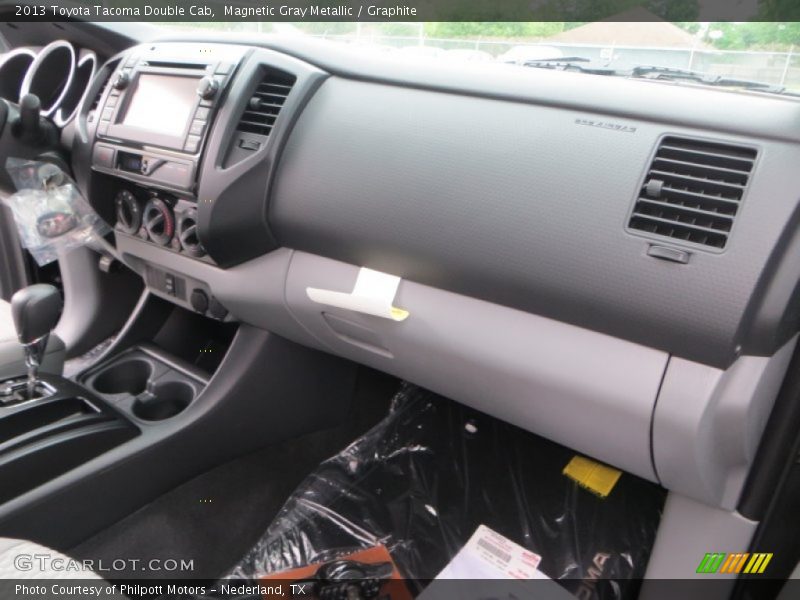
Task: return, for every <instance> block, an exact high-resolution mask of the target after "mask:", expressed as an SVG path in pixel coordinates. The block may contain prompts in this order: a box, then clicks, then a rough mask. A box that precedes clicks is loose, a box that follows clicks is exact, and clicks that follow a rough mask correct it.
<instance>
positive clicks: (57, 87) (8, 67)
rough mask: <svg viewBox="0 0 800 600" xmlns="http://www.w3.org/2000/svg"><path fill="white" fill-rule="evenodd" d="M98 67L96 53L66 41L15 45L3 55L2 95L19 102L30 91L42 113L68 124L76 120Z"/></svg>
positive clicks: (0, 61) (0, 66) (0, 72)
mask: <svg viewBox="0 0 800 600" xmlns="http://www.w3.org/2000/svg"><path fill="white" fill-rule="evenodd" d="M96 70H97V56H96V55H95V53H94V52H92V51H90V50H86V49H79V48H76V47H75V46H73V45H72V44H70V43H69V42H67V41H65V40H56V41H53V42H51V43H49V44H47V45H46V46H43V47H21V48H15V49H14V50H12V51H10V52H6V53H5V54H2V55H0V97H2V98H4V99H6V100H9V101H10V102H19V100H20V99H21V98H22V97H23V96H25V95H26V94H35V95H36V96H38V98H39V100H40V101H41V105H42V116H44V117H50V118H51V119H52V120H53V122H54V123H55V124H56V125H57V126H58V127H64V126H66V125H67V124H68V123H69V122H70V121H72V119H74V117H75V115H76V113H77V111H78V107H79V106H80V105H81V104H82V102H83V100H84V98H85V96H86V93H87V91H88V88H89V86H90V84H91V82H92V79H93V78H94V75H95V72H96Z"/></svg>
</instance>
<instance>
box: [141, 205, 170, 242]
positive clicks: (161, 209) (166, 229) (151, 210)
mask: <svg viewBox="0 0 800 600" xmlns="http://www.w3.org/2000/svg"><path fill="white" fill-rule="evenodd" d="M142 220H143V222H144V228H145V230H146V231H147V235H148V236H150V239H151V240H152V241H154V242H155V243H156V244H159V245H161V246H166V245H167V244H169V242H170V240H172V236H173V235H174V234H175V216H174V215H173V214H172V209H171V208H170V207H169V205H168V204H167V203H166V202H164V201H163V200H161V198H151V199H150V201H149V202H148V203H147V204H146V205H145V207H144V214H143V215H142Z"/></svg>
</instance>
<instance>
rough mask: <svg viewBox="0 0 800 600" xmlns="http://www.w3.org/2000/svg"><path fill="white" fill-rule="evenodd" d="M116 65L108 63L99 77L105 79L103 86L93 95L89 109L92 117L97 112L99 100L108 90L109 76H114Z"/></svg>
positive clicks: (114, 62)
mask: <svg viewBox="0 0 800 600" xmlns="http://www.w3.org/2000/svg"><path fill="white" fill-rule="evenodd" d="M118 63H119V61H113V62H110V63H108V65H106V68H105V70H104V71H103V72H102V74H101V75H100V77H105V81H103V85H101V86H100V88H99V89H98V90H97V93H96V94H95V95H94V98H92V106H91V107H90V108H89V114H90V115H93V114H94V113H95V112H96V111H97V107H98V106H99V105H100V100H101V99H102V98H103V94H104V93H105V91H106V89H107V88H108V83H109V81H111V76H112V75H113V74H114V71H115V70H116V68H117V64H118Z"/></svg>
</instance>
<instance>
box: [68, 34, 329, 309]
mask: <svg viewBox="0 0 800 600" xmlns="http://www.w3.org/2000/svg"><path fill="white" fill-rule="evenodd" d="M325 77H326V74H325V73H323V72H322V71H320V70H318V69H316V68H314V67H312V66H310V65H308V64H306V63H303V62H301V61H299V60H296V59H294V58H291V57H289V56H286V55H283V54H279V53H276V52H273V51H270V50H267V49H263V48H255V47H246V46H238V45H233V44H198V43H184V42H164V43H155V44H144V45H141V46H136V47H134V48H132V49H130V50H128V51H126V52H124V53H122V54H120V55H118V56H116V57H113V58H112V59H111V60H110V61H109V62H107V63H106V64H105V65H104V66H103V68H102V69H101V70H100V71H99V73H98V76H97V78H96V79H95V82H94V83H93V86H92V87H91V88H90V90H89V93H88V95H87V98H88V99H87V101H86V102H85V103H84V106H82V107H81V111H80V113H79V116H78V120H77V135H76V136H75V140H76V141H75V143H74V145H73V168H74V171H75V177H76V181H77V183H78V185H79V187H80V188H81V190H82V191H84V193H85V195H86V197H87V199H88V200H89V202H90V203H91V205H92V206H93V208H94V209H95V210H96V211H97V212H98V213H99V214H100V215H101V216H102V217H103V218H104V219H105V220H106V221H108V222H109V223H110V224H111V225H112V226H113V231H114V235H113V240H110V241H111V242H112V243H113V245H114V250H115V252H114V258H116V259H118V260H120V261H121V262H122V263H124V264H125V265H126V266H127V267H129V268H131V269H132V270H134V271H135V272H137V273H138V274H139V275H140V276H141V277H142V279H143V280H144V282H145V284H146V285H147V288H148V291H149V292H151V293H152V294H154V295H156V296H159V297H160V298H162V299H164V300H167V301H169V302H171V303H172V304H176V305H178V306H180V307H182V308H185V309H189V310H191V311H194V312H195V313H198V314H201V315H203V316H205V317H209V318H211V319H214V320H218V321H228V320H235V319H236V317H235V316H233V315H232V314H231V313H235V312H240V311H236V310H235V309H234V307H233V305H232V303H236V302H237V301H238V298H236V297H234V298H230V297H229V296H230V291H231V290H229V289H227V288H225V287H224V286H220V285H219V282H220V281H221V280H222V279H223V278H224V277H221V276H220V274H221V272H222V271H224V270H226V269H228V268H230V267H233V266H237V265H239V264H241V263H244V262H246V261H249V260H252V259H255V258H258V257H260V256H262V255H264V254H268V253H269V252H271V251H273V250H275V249H277V248H279V247H280V244H279V243H278V241H277V240H276V239H275V237H274V236H273V234H272V232H271V230H270V226H269V223H268V202H269V192H270V186H271V182H272V176H273V172H274V169H275V166H276V165H277V163H278V159H279V156H280V152H281V150H282V148H283V145H284V144H285V143H286V140H287V139H288V135H289V133H290V132H291V128H292V126H293V124H294V120H295V119H296V118H297V115H298V114H299V112H300V109H301V108H302V106H303V105H304V104H305V103H306V102H307V100H308V98H309V97H310V96H311V94H313V93H314V92H315V91H316V89H317V88H318V87H319V85H320V84H321V83H322V81H323V80H324V78H325ZM92 94H93V95H94V101H93V102H90V100H91V97H92ZM84 161H85V162H84ZM84 165H88V168H87V167H85V166H84ZM226 296H228V297H227V298H226Z"/></svg>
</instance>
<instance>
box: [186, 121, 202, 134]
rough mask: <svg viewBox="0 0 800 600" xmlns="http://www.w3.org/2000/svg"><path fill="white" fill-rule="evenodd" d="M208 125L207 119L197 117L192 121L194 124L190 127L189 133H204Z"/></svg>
mask: <svg viewBox="0 0 800 600" xmlns="http://www.w3.org/2000/svg"><path fill="white" fill-rule="evenodd" d="M205 126H206V122H205V121H198V120H197V119H195V120H194V121H192V126H191V127H190V128H189V133H190V134H191V135H202V133H203V128H204V127H205Z"/></svg>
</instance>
